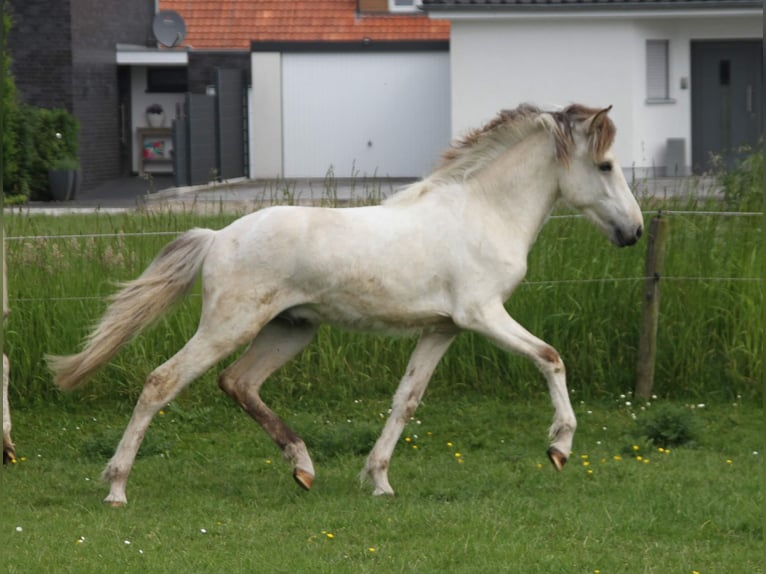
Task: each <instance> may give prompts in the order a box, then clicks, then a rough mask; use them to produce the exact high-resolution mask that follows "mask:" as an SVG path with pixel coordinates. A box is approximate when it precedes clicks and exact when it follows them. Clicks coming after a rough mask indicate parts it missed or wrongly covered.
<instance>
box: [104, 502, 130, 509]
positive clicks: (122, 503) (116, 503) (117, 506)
mask: <svg viewBox="0 0 766 574" xmlns="http://www.w3.org/2000/svg"><path fill="white" fill-rule="evenodd" d="M127 504H128V503H127V502H118V501H116V500H115V501H114V502H110V503H109V506H111V507H112V508H122V507H124V506H125V505H127Z"/></svg>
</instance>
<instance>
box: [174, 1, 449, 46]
mask: <svg viewBox="0 0 766 574" xmlns="http://www.w3.org/2000/svg"><path fill="white" fill-rule="evenodd" d="M160 9H161V10H175V11H176V12H178V13H179V14H180V15H181V17H182V18H183V19H184V21H185V22H186V29H187V35H186V41H185V43H186V44H187V45H188V46H191V47H192V48H196V49H206V48H208V49H216V48H218V49H246V50H249V49H250V43H251V41H262V42H265V41H270V42H289V41H295V42H336V41H337V42H348V41H361V40H363V39H364V38H369V39H371V40H378V41H397V40H402V41H407V40H447V39H449V22H446V21H443V20H430V19H429V18H428V17H427V16H426V15H425V14H411V15H410V14H408V15H399V14H395V15H394V14H384V15H378V14H360V13H358V12H357V0H291V1H289V2H288V1H285V0H220V1H210V0H160Z"/></svg>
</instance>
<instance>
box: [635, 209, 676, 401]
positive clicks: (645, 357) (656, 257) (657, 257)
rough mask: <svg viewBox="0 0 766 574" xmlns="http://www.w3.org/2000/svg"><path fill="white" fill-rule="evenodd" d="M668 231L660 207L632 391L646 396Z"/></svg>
mask: <svg viewBox="0 0 766 574" xmlns="http://www.w3.org/2000/svg"><path fill="white" fill-rule="evenodd" d="M667 235H668V220H667V219H666V218H663V217H662V211H658V212H657V215H656V216H655V217H654V218H653V219H652V221H651V223H650V224H649V238H648V245H647V247H646V272H645V274H644V276H645V277H646V279H645V280H644V305H643V307H644V310H643V315H642V317H641V339H640V341H639V347H638V365H637V367H636V389H635V394H636V396H637V397H640V398H647V399H648V398H649V397H650V396H651V394H652V385H653V384H654V360H655V355H656V353H657V324H658V320H659V313H660V277H661V274H662V264H663V260H664V258H665V239H666V238H667Z"/></svg>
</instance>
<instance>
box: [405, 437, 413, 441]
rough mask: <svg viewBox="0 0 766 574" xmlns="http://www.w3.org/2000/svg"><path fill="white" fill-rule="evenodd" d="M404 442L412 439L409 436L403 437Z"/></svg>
mask: <svg viewBox="0 0 766 574" xmlns="http://www.w3.org/2000/svg"><path fill="white" fill-rule="evenodd" d="M404 442H412V439H411V438H410V437H404Z"/></svg>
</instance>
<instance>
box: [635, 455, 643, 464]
mask: <svg viewBox="0 0 766 574" xmlns="http://www.w3.org/2000/svg"><path fill="white" fill-rule="evenodd" d="M636 460H637V461H638V462H641V461H642V460H644V457H643V456H641V455H640V454H639V455H638V456H637V457H636Z"/></svg>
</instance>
